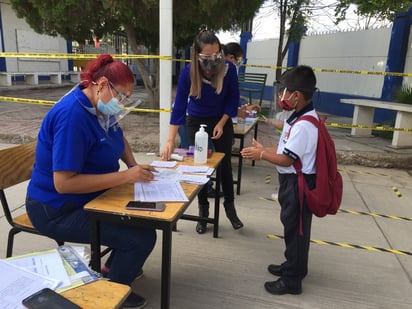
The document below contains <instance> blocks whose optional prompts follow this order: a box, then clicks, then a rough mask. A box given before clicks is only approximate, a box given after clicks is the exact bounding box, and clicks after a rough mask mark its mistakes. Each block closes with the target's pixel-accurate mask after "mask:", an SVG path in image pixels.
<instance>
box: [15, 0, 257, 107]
mask: <svg viewBox="0 0 412 309" xmlns="http://www.w3.org/2000/svg"><path fill="white" fill-rule="evenodd" d="M10 2H11V4H12V8H13V10H14V11H15V12H16V14H17V16H18V17H20V18H25V20H26V22H27V23H28V24H29V25H30V26H31V27H32V29H34V30H35V31H36V32H38V33H42V34H48V35H53V36H56V35H61V36H62V37H63V38H65V39H66V40H73V41H78V42H84V41H85V40H90V39H91V38H92V32H93V33H94V34H95V35H97V36H98V37H102V36H103V35H104V34H106V33H116V32H117V31H122V32H124V33H126V35H127V39H128V44H129V46H130V49H131V51H132V52H133V53H134V54H141V47H142V46H145V47H147V48H149V51H151V53H153V54H157V53H158V52H157V51H158V46H159V44H158V41H159V1H158V0H94V1H78V0H10ZM173 2H174V3H173V42H174V45H175V47H176V48H184V47H187V46H189V44H191V43H192V41H193V38H194V36H195V35H196V33H197V32H198V29H200V27H201V26H202V25H207V26H208V28H209V29H211V30H216V31H218V30H234V29H240V27H241V25H242V24H243V23H244V22H246V21H247V20H249V19H250V18H252V17H253V16H254V15H255V13H256V12H257V10H258V9H259V7H260V5H261V4H262V3H263V0H248V1H239V0H208V1H202V0H175V1H173ZM155 63H156V64H155V65H156V67H157V66H158V61H155ZM136 65H137V67H138V69H139V71H140V74H141V76H142V79H143V81H144V83H145V87H146V89H147V91H148V94H149V97H150V99H151V101H152V102H153V106H154V107H158V106H159V100H158V93H159V91H158V88H157V87H158V83H157V82H156V83H152V82H151V78H150V75H149V72H148V70H147V68H146V66H145V63H144V61H143V60H142V59H137V60H136ZM157 75H158V74H156V76H157Z"/></svg>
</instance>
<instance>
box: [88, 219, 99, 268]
mask: <svg viewBox="0 0 412 309" xmlns="http://www.w3.org/2000/svg"><path fill="white" fill-rule="evenodd" d="M90 231H91V235H90V242H91V243H90V251H91V258H90V266H91V268H92V269H93V270H94V271H97V272H99V273H100V271H101V265H100V221H99V220H97V219H96V218H95V217H94V216H93V215H91V216H90Z"/></svg>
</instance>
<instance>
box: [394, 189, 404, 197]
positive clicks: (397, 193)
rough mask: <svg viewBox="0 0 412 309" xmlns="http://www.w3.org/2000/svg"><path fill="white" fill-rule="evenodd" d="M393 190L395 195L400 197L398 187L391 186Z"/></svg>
mask: <svg viewBox="0 0 412 309" xmlns="http://www.w3.org/2000/svg"><path fill="white" fill-rule="evenodd" d="M392 190H393V192H395V194H396V196H397V197H402V194H401V193H400V192H399V189H398V188H397V187H392Z"/></svg>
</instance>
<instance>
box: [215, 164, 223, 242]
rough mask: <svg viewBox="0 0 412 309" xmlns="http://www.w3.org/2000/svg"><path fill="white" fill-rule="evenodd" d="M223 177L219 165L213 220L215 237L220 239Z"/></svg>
mask: <svg viewBox="0 0 412 309" xmlns="http://www.w3.org/2000/svg"><path fill="white" fill-rule="evenodd" d="M221 177H222V168H221V166H220V164H219V166H218V167H217V170H216V186H215V187H216V193H215V217H214V218H213V237H214V238H218V237H219V211H220V197H219V191H220V189H219V188H220V181H221Z"/></svg>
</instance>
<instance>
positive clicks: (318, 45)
mask: <svg viewBox="0 0 412 309" xmlns="http://www.w3.org/2000/svg"><path fill="white" fill-rule="evenodd" d="M390 36H391V28H381V29H373V30H363V31H351V32H340V33H329V34H328V33H327V34H316V35H310V36H307V37H304V38H303V40H302V42H301V44H300V52H299V60H298V63H299V64H306V65H310V66H311V67H313V68H314V69H315V70H317V69H328V70H329V69H336V70H354V71H367V72H369V71H372V72H384V71H385V66H386V60H387V53H388V49H389V41H390ZM277 44H278V40H273V39H271V40H264V41H251V42H249V43H248V47H247V48H248V50H247V54H248V55H247V56H248V64H250V65H264V66H268V65H269V66H275V63H276V59H275V57H276V54H277ZM407 60H408V66H407V68H409V69H411V68H412V55H409V56H408V59H407ZM286 63H287V55H286V57H285V61H284V63H283V65H282V66H283V67H286ZM246 70H247V72H261V73H268V80H267V85H268V86H271V85H273V81H274V79H275V70H274V69H261V68H253V67H251V68H249V67H248V68H247V69H246ZM316 76H317V78H318V87H319V89H320V90H321V91H324V92H333V93H345V94H351V95H361V96H370V97H376V98H380V96H381V92H382V86H383V81H384V76H383V75H368V74H347V73H336V72H332V73H329V72H320V70H319V71H317V72H316Z"/></svg>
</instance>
